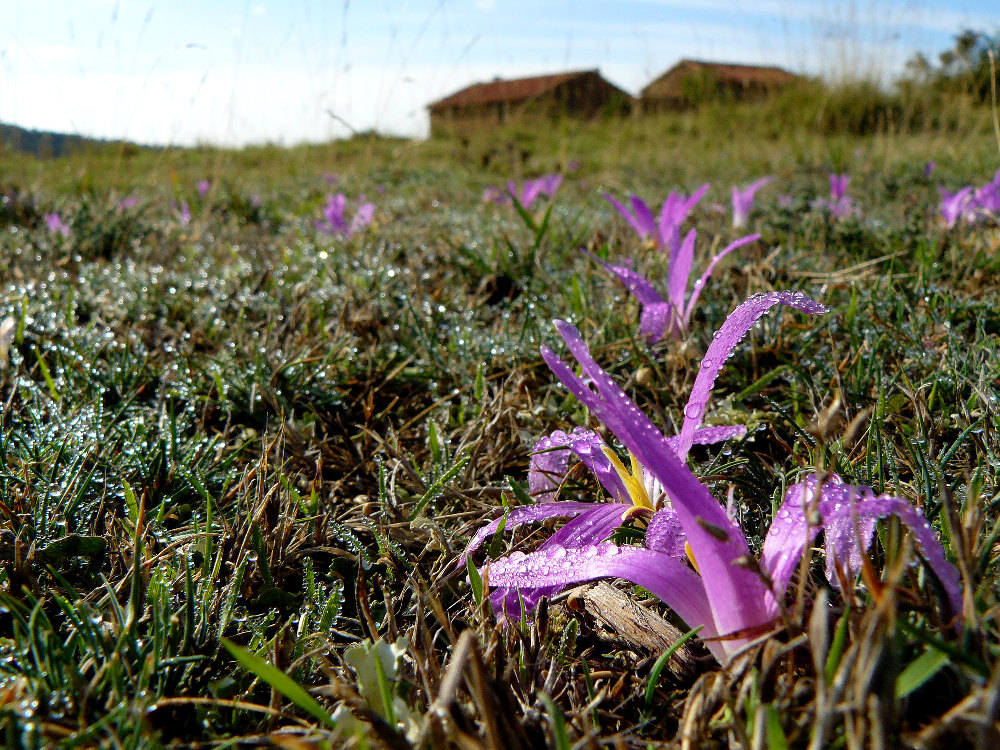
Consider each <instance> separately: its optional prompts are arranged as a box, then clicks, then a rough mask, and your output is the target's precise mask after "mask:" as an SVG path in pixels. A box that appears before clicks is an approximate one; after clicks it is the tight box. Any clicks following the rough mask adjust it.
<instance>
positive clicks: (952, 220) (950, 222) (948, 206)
mask: <svg viewBox="0 0 1000 750" xmlns="http://www.w3.org/2000/svg"><path fill="white" fill-rule="evenodd" d="M938 192H939V193H941V220H942V221H943V222H944V225H945V226H946V227H947V228H948V229H951V228H952V227H954V226H955V224H956V223H957V222H958V220H959V219H960V218H961V217H962V216H964V215H965V213H966V211H967V206H968V204H969V203H970V201H971V200H972V186H971V185H968V186H966V187H964V188H962V189H961V190H957V191H955V192H954V193H952V192H950V191H949V190H947V189H946V188H944V187H943V186H938Z"/></svg>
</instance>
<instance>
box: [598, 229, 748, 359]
mask: <svg viewBox="0 0 1000 750" xmlns="http://www.w3.org/2000/svg"><path fill="white" fill-rule="evenodd" d="M697 236H698V233H697V231H696V230H694V229H692V230H691V231H690V232H688V233H687V236H686V237H685V238H684V241H683V242H682V243H681V246H680V248H679V251H678V252H677V253H674V254H672V257H671V259H670V267H669V271H668V276H667V299H666V300H665V299H663V297H661V296H660V293H659V292H657V291H656V288H655V287H654V286H653V285H652V284H651V283H650V282H649V280H648V279H646V278H645V277H643V276H641V275H640V274H638V273H637V272H635V271H633V270H632V269H631V268H629V266H628V264H629V263H630V261H628V260H626V261H625V264H626V265H621V266H616V265H612V264H610V263H607V262H605V261H603V260H601V259H600V258H598V257H597V256H596V255H593V254H592V253H589V252H587V251H586V250H584V251H583V252H584V253H586V254H587V255H589V256H590V257H591V258H593V259H594V260H596V261H597V262H598V263H600V264H601V265H602V266H604V267H605V268H606V269H607V270H608V271H610V272H611V273H613V274H614V275H615V276H617V277H618V278H619V279H621V281H622V283H623V284H625V286H626V287H627V288H628V290H629V291H630V292H631V293H632V294H633V295H634V296H635V298H636V299H637V300H639V304H641V305H642V312H641V313H640V315H639V333H640V335H642V336H645V337H647V338H648V339H649V340H650V343H654V344H655V343H656V342H657V341H659V340H660V339H661V338H662V337H663V336H664V335H665V334H667V333H672V334H673V335H674V336H675V337H677V338H679V337H680V336H681V334H682V333H684V331H686V330H687V327H688V325H689V324H690V322H691V313H693V312H694V307H695V304H696V303H697V302H698V297H699V296H700V295H701V291H702V289H704V288H705V283H706V282H707V281H708V279H709V277H710V276H711V275H712V272H713V271H714V270H715V266H716V265H717V264H718V263H719V261H720V260H722V259H723V258H725V257H726V256H727V255H729V253H731V252H732V251H733V250H735V249H737V248H739V247H743V246H744V245H746V244H749V243H751V242H754V241H755V240H758V239H760V235H759V234H751V235H749V236H747V237H741V238H740V239H738V240H736V241H735V242H733V243H732V244H730V245H729V246H727V247H726V248H724V249H723V250H722V252H720V253H718V254H717V255H716V256H715V257H714V258H712V260H711V261H710V262H709V264H708V266H707V267H706V268H705V271H704V272H703V273H702V274H701V276H700V277H699V278H698V280H697V281H695V282H694V286H693V287H692V289H691V293H690V296H689V297H688V299H687V302H686V303H685V300H684V296H685V294H686V293H687V286H688V281H689V280H690V277H691V266H692V262H693V260H694V243H695V239H696V238H697Z"/></svg>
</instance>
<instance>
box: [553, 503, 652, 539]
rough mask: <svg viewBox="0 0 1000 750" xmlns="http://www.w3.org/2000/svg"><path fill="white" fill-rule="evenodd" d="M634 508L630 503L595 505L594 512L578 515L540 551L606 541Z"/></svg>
mask: <svg viewBox="0 0 1000 750" xmlns="http://www.w3.org/2000/svg"><path fill="white" fill-rule="evenodd" d="M632 507H633V505H632V503H630V502H629V503H595V504H594V505H593V510H592V511H589V512H586V513H581V514H580V515H578V516H577V517H576V518H574V519H573V520H572V521H570V522H569V523H567V524H566V525H565V526H563V527H562V528H561V529H559V531H557V532H556V533H555V534H553V535H552V536H550V537H549V538H548V539H546V540H545V543H544V544H542V546H541V547H539V549H548V548H549V547H565V548H566V549H578V548H580V547H587V546H589V545H592V544H598V543H599V542H603V541H606V540H607V539H608V538H609V537H610V536H611V535H612V534H614V533H615V530H616V529H617V528H618V527H619V526H621V525H622V515H623V514H624V513H625V512H626V511H628V510H629V509H630V508H632Z"/></svg>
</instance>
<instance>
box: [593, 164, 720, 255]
mask: <svg viewBox="0 0 1000 750" xmlns="http://www.w3.org/2000/svg"><path fill="white" fill-rule="evenodd" d="M708 187H709V186H708V183H707V182H706V183H705V184H704V185H702V186H701V187H700V188H698V189H697V190H695V191H694V192H693V193H692V194H691V197H690V198H687V197H685V196H684V194H683V193H678V192H677V191H673V192H671V193H670V195H668V196H667V198H666V200H664V201H663V206H662V207H661V208H660V215H659V217H656V218H654V217H653V212H652V210H651V209H650V207H649V206H648V205H647V204H646V203H645V201H643V200H642V199H641V198H640V197H639V196H637V195H629V197H628V199H629V204H630V205H629V206H628V207H626V206H625V205H624V204H622V203H620V202H619V201H618V200H616V199H615V197H614V196H612V195H609V194H608V193H604V194H603V195H604V197H605V198H606V199H607V201H608V203H610V204H611V205H612V206H614V207H615V209H616V210H617V211H618V213H619V214H621V216H622V218H623V219H625V221H627V222H628V224H629V226H631V227H632V229H634V230H635V232H636V234H638V235H639V237H641V238H642V239H643V241H645V242H652V243H653V246H654V247H659V248H662V249H664V250H669V251H670V257H671V263H672V262H673V256H674V254H675V252H676V251H677V250H678V248H679V247H680V244H681V224H682V223H683V222H684V220H685V219H686V218H687V215H688V214H689V213H691V209H692V208H694V207H695V204H697V203H698V201H700V200H701V198H702V196H703V195H705V193H706V192H708Z"/></svg>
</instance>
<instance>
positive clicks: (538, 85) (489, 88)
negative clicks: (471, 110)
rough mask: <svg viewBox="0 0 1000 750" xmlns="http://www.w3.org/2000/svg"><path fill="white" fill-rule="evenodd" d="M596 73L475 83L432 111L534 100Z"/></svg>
mask: <svg viewBox="0 0 1000 750" xmlns="http://www.w3.org/2000/svg"><path fill="white" fill-rule="evenodd" d="M591 73H597V71H596V70H578V71H573V72H570V73H555V74H552V75H544V76H532V77H531V78H514V79H512V80H508V81H505V80H503V79H500V78H497V79H495V80H492V81H490V82H489V83H475V84H473V85H472V86H468V87H466V88H464V89H462V90H461V91H457V92H455V93H454V94H452V95H451V96H446V97H445V98H444V99H439V100H438V101H436V102H431V103H430V104H428V105H427V106H428V108H430V109H439V108H446V107H463V106H467V105H470V104H489V103H492V102H522V101H524V100H526V99H531V98H532V97H536V96H541V95H542V94H545V93H547V92H549V91H551V90H552V89H554V88H556V87H557V86H559V85H560V84H563V83H566V82H567V81H571V80H573V79H574V78H577V77H578V76H583V75H588V74H591Z"/></svg>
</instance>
